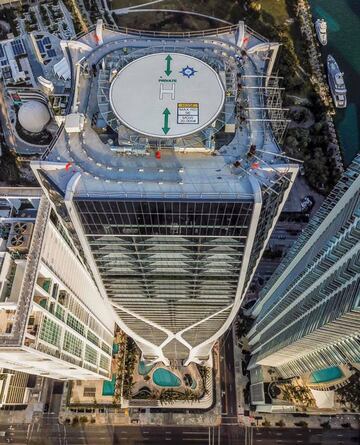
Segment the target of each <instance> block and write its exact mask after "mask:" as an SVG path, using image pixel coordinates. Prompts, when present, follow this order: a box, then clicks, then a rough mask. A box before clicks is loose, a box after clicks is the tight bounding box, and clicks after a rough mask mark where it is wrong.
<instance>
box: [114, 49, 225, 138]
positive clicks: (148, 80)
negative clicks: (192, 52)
mask: <svg viewBox="0 0 360 445" xmlns="http://www.w3.org/2000/svg"><path fill="white" fill-rule="evenodd" d="M224 98H225V92H224V88H223V85H222V83H221V81H220V78H219V76H218V74H217V73H216V72H215V71H214V70H213V69H212V68H211V67H210V66H209V65H207V64H206V63H204V62H202V61H201V60H199V59H196V58H195V57H192V56H188V55H186V54H179V53H158V54H151V55H149V56H144V57H141V58H139V59H137V60H134V61H133V62H131V63H129V64H128V65H126V66H125V67H124V68H123V69H122V70H121V71H119V73H118V74H117V75H116V77H115V79H114V80H113V82H112V84H111V87H110V103H111V107H112V109H113V111H114V113H115V115H116V116H117V117H118V119H119V120H120V121H121V122H122V123H123V124H124V125H126V126H127V127H129V128H131V129H132V130H134V131H136V132H138V133H141V134H144V135H147V136H152V137H156V138H177V137H181V136H186V135H189V134H191V133H195V132H196V131H199V130H200V129H202V128H204V127H206V126H208V125H209V124H210V123H211V122H212V121H213V120H214V119H215V118H216V116H217V115H218V114H219V113H220V111H221V109H222V107H223V104H224Z"/></svg>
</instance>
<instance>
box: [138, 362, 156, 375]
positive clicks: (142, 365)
mask: <svg viewBox="0 0 360 445" xmlns="http://www.w3.org/2000/svg"><path fill="white" fill-rule="evenodd" d="M153 367H154V365H145V363H144V362H143V361H142V360H140V362H139V365H138V373H139V374H140V375H146V374H148V373H149V372H150V371H151V370H152V369H153Z"/></svg>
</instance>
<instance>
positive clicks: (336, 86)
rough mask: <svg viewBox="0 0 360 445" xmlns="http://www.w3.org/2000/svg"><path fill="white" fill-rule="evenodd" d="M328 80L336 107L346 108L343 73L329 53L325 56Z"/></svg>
mask: <svg viewBox="0 0 360 445" xmlns="http://www.w3.org/2000/svg"><path fill="white" fill-rule="evenodd" d="M327 72H328V81H329V86H330V90H331V94H332V97H333V99H334V102H335V106H336V108H346V105H347V101H346V86H345V82H344V73H342V72H341V71H340V68H339V65H338V64H337V63H336V61H335V59H334V57H333V56H331V55H330V54H329V55H328V57H327Z"/></svg>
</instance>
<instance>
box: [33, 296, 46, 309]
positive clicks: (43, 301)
mask: <svg viewBox="0 0 360 445" xmlns="http://www.w3.org/2000/svg"><path fill="white" fill-rule="evenodd" d="M34 301H35V303H37V304H38V305H39V306H41V307H42V308H44V309H47V306H48V298H47V297H43V296H41V295H36V294H35V295H34Z"/></svg>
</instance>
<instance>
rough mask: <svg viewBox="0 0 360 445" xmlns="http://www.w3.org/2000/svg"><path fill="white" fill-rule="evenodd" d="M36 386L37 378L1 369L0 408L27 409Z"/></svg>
mask: <svg viewBox="0 0 360 445" xmlns="http://www.w3.org/2000/svg"><path fill="white" fill-rule="evenodd" d="M34 384H35V376H30V375H29V374H26V373H25V372H15V371H10V370H9V369H2V370H1V369H0V408H1V409H20V408H26V406H27V404H28V402H29V397H30V393H31V388H33V385H34Z"/></svg>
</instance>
